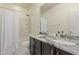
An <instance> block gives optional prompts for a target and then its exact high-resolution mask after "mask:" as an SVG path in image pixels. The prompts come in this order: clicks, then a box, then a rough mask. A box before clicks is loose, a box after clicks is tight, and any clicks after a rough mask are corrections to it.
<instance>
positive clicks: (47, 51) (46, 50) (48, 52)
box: [42, 43, 51, 55]
mask: <svg viewBox="0 0 79 59" xmlns="http://www.w3.org/2000/svg"><path fill="white" fill-rule="evenodd" d="M42 55H51V46H50V45H49V44H46V43H42Z"/></svg>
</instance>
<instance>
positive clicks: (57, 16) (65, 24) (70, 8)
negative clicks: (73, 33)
mask: <svg viewBox="0 0 79 59" xmlns="http://www.w3.org/2000/svg"><path fill="white" fill-rule="evenodd" d="M75 11H79V4H77V3H70V4H68V3H64V4H59V5H57V6H56V7H53V8H51V9H50V10H48V11H47V12H45V13H44V14H43V16H45V17H47V18H48V30H49V32H57V31H58V30H64V31H65V32H68V31H69V20H70V17H71V14H72V13H73V12H75ZM59 24H60V25H59Z"/></svg>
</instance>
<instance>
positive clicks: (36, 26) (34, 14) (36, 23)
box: [29, 3, 43, 34]
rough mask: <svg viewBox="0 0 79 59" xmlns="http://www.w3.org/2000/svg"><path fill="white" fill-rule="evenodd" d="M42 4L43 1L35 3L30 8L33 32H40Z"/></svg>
mask: <svg viewBox="0 0 79 59" xmlns="http://www.w3.org/2000/svg"><path fill="white" fill-rule="evenodd" d="M42 5H43V4H41V3H38V4H34V5H33V6H31V8H30V10H29V13H30V29H31V30H30V31H31V34H38V33H39V32H40V7H41V6H42Z"/></svg>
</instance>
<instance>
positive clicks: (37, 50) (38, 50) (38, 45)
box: [35, 39, 41, 55]
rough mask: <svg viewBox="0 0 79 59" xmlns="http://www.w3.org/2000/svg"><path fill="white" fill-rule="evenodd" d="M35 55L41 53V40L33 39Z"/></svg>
mask: <svg viewBox="0 0 79 59" xmlns="http://www.w3.org/2000/svg"><path fill="white" fill-rule="evenodd" d="M35 55H41V41H39V40H37V39H36V40H35Z"/></svg>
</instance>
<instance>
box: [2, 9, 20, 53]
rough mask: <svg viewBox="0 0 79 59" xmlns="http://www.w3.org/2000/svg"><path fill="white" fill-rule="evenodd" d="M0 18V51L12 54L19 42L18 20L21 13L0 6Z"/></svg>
mask: <svg viewBox="0 0 79 59" xmlns="http://www.w3.org/2000/svg"><path fill="white" fill-rule="evenodd" d="M0 15H1V19H2V31H1V53H2V54H14V53H15V50H16V49H17V48H18V44H19V21H20V17H21V13H19V12H16V11H13V10H9V9H5V8H0Z"/></svg>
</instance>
